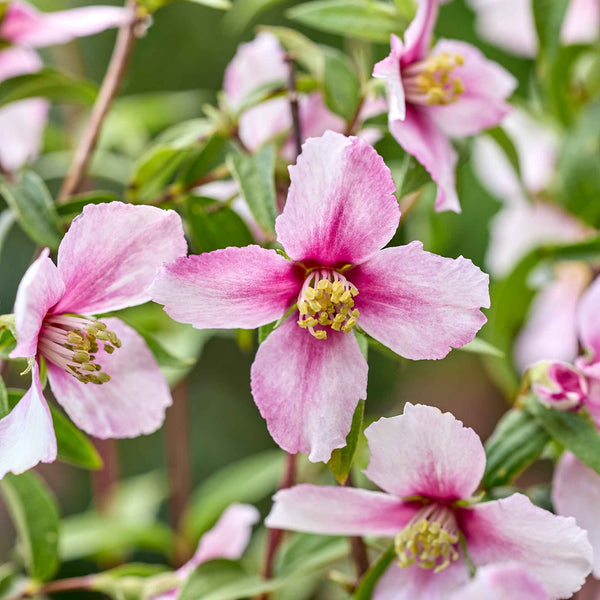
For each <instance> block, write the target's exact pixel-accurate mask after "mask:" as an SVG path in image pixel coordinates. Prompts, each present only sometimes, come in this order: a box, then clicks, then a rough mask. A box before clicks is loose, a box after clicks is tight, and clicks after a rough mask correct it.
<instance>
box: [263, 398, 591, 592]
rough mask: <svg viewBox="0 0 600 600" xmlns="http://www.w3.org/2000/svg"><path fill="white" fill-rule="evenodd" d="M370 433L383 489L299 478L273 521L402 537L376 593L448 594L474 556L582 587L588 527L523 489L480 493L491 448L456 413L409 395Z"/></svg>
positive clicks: (374, 475) (282, 495)
mask: <svg viewBox="0 0 600 600" xmlns="http://www.w3.org/2000/svg"><path fill="white" fill-rule="evenodd" d="M365 434H366V436H367V439H368V441H369V447H370V450H371V458H370V462H369V466H368V467H367V469H366V470H365V475H366V476H367V477H368V478H369V479H370V480H371V481H373V482H374V483H376V484H377V485H378V486H379V487H381V488H382V489H383V490H384V493H382V492H376V491H367V490H359V489H353V488H342V487H333V486H316V485H298V486H296V487H293V488H290V489H286V490H282V491H279V492H277V494H275V497H274V506H273V509H272V511H271V514H270V515H269V516H268V517H267V519H266V524H267V526H269V527H275V528H278V529H289V530H293V531H306V532H312V533H320V534H329V535H370V536H378V537H390V538H394V539H395V548H396V553H397V556H398V560H397V564H394V565H393V566H391V567H390V568H389V569H388V570H387V572H386V573H385V574H384V576H383V577H382V578H381V580H380V581H379V583H378V584H377V587H376V589H375V593H374V595H373V598H374V600H443V599H446V598H448V597H449V596H450V593H451V592H452V591H453V590H454V589H457V588H458V587H459V586H461V585H464V584H465V583H466V582H467V580H468V578H469V566H468V563H469V561H470V563H471V564H473V565H475V566H478V567H479V566H484V565H488V564H494V563H503V562H508V561H514V562H516V563H518V564H519V565H520V566H521V567H522V568H524V569H525V570H526V571H527V572H528V573H529V574H530V575H531V576H532V577H535V579H537V580H538V581H539V582H540V583H541V584H542V585H543V586H544V589H545V590H546V593H547V594H548V595H550V596H551V597H552V598H566V597H569V596H570V595H571V594H572V593H574V592H575V591H577V590H578V589H579V588H580V587H581V585H582V584H583V582H584V581H585V577H586V576H587V574H588V573H589V572H590V569H591V561H592V548H591V546H590V543H589V541H588V539H587V534H586V532H585V531H584V530H583V529H581V528H579V527H578V526H577V525H576V524H575V519H573V518H566V517H559V516H556V515H553V514H552V513H550V512H548V511H546V510H544V509H542V508H539V507H537V506H535V505H534V504H532V503H531V501H530V500H529V499H528V498H527V497H526V496H524V495H522V494H513V495H511V496H509V497H507V498H504V499H502V500H494V501H490V502H478V501H477V500H476V499H474V498H473V497H472V494H473V493H474V492H475V491H476V489H477V487H478V485H479V482H480V480H481V477H482V475H483V472H484V468H485V450H484V448H483V445H482V444H481V441H480V439H479V437H478V436H477V434H476V433H475V432H474V431H473V430H472V429H469V428H466V427H464V426H463V424H462V423H461V422H460V421H457V420H456V419H455V418H454V417H453V416H452V415H451V414H449V413H445V414H444V413H441V412H440V411H439V410H438V409H437V408H434V407H430V406H424V405H416V406H413V405H412V404H407V405H406V406H405V408H404V414H403V415H400V416H397V417H392V418H383V419H380V420H379V421H377V422H376V423H374V424H372V425H370V426H369V427H368V428H367V429H366V431H365ZM458 597H462V596H460V594H459V595H458Z"/></svg>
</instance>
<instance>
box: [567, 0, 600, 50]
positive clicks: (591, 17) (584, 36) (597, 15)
mask: <svg viewBox="0 0 600 600" xmlns="http://www.w3.org/2000/svg"><path fill="white" fill-rule="evenodd" d="M599 29H600V3H599V2H598V0H571V2H570V3H569V8H568V9H567V14H566V15H565V19H564V21H563V24H562V30H561V32H560V38H561V40H562V42H563V44H590V43H592V42H594V41H595V40H597V39H598V30H599Z"/></svg>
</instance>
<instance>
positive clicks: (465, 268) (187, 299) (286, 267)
mask: <svg viewBox="0 0 600 600" xmlns="http://www.w3.org/2000/svg"><path fill="white" fill-rule="evenodd" d="M290 177H291V185H290V189H289V194H288V198H287V203H286V205H285V208H284V210H283V213H282V214H281V215H280V216H279V217H278V218H277V221H276V231H277V239H278V241H279V242H280V243H281V245H282V246H283V248H284V250H285V252H286V253H287V257H289V259H288V258H286V257H284V256H281V255H280V254H278V253H277V252H276V251H275V250H267V249H264V248H260V247H258V246H248V247H245V248H227V249H225V250H217V251H215V252H211V253H208V254H201V255H199V256H189V257H181V258H178V259H176V260H175V261H174V262H173V263H171V264H168V265H165V266H164V267H163V268H161V269H160V270H159V273H158V275H157V278H156V280H155V282H154V285H153V287H152V290H151V292H152V297H153V299H154V300H155V301H156V302H159V303H161V304H163V305H165V310H166V312H167V313H168V314H169V315H170V316H171V317H172V318H174V319H175V320H177V321H181V322H184V323H191V324H192V325H193V326H194V327H197V328H200V329H202V328H206V329H208V328H237V327H241V328H255V327H259V326H261V325H265V324H268V323H271V322H272V321H275V320H276V319H281V318H282V317H285V318H284V319H283V323H281V324H280V325H279V327H277V328H276V329H275V330H274V331H273V332H272V333H271V334H270V335H269V337H268V338H267V339H266V341H265V342H263V343H262V344H261V345H260V347H259V349H258V352H257V355H256V360H255V361H254V364H253V366H252V373H251V387H252V394H253V396H254V400H255V402H256V404H257V406H258V408H259V410H260V412H261V414H262V416H263V417H264V418H265V419H266V421H267V426H268V428H269V432H270V433H271V435H272V437H273V438H274V439H275V441H276V442H277V443H278V444H279V445H280V446H281V447H282V448H284V449H285V450H287V451H288V452H310V457H309V458H310V460H312V461H324V460H327V459H328V458H329V456H330V454H331V451H332V450H333V449H334V448H339V447H342V446H344V445H345V439H346V435H347V434H348V431H349V430H350V425H351V421H352V413H353V411H354V408H355V407H356V404H357V402H358V401H359V399H360V398H365V397H366V391H367V390H366V387H367V370H368V367H367V362H366V360H365V359H364V357H363V355H362V353H361V351H360V348H359V345H358V341H357V339H356V337H355V336H354V333H353V331H352V330H353V328H355V327H356V326H360V327H361V328H362V329H363V330H364V331H365V332H366V333H367V334H369V335H371V336H373V337H374V338H376V339H377V340H379V341H380V342H382V343H383V344H385V345H386V346H388V347H389V348H391V349H392V350H394V351H395V352H397V353H398V354H400V355H402V356H405V357H407V358H410V359H425V358H428V359H439V358H443V357H444V356H446V355H447V354H448V352H449V351H450V349H451V347H458V346H462V345H463V344H466V343H467V342H469V341H471V340H472V339H473V337H474V336H475V334H476V332H477V331H478V330H479V329H480V327H481V326H482V325H483V323H484V322H485V317H484V315H483V314H482V313H481V311H480V307H482V306H483V307H487V306H488V302H489V293H488V277H487V275H485V274H484V273H482V272H481V271H480V270H479V268H477V267H475V266H474V265H473V263H472V262H471V261H470V260H467V259H465V258H462V257H459V258H457V259H448V258H442V257H440V256H437V255H435V254H431V253H429V252H424V251H423V248H422V244H421V243H420V242H412V243H411V244H409V245H407V246H400V247H394V248H387V249H384V250H382V249H381V248H383V246H385V244H387V243H388V242H389V241H390V239H391V238H392V236H393V235H394V233H395V231H396V228H397V227H398V223H399V218H400V210H399V208H398V202H397V201H396V198H395V197H394V194H393V192H394V183H393V181H392V178H391V174H390V171H389V169H388V168H387V167H386V166H385V164H384V162H383V160H382V159H381V157H380V156H379V155H378V154H377V153H376V152H375V150H374V149H373V148H372V147H371V146H370V145H369V144H367V143H366V142H364V141H362V140H360V139H358V138H347V137H344V136H343V135H340V134H337V133H333V132H331V131H329V132H326V133H325V135H323V136H322V137H321V138H312V139H310V140H308V141H307V142H306V143H305V144H304V147H303V151H302V154H301V155H300V156H299V158H298V162H297V164H296V165H295V166H291V167H290ZM290 259H291V260H290Z"/></svg>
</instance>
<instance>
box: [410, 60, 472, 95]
mask: <svg viewBox="0 0 600 600" xmlns="http://www.w3.org/2000/svg"><path fill="white" fill-rule="evenodd" d="M464 62H465V61H464V57H463V56H462V55H460V54H450V53H449V52H441V53H439V54H434V55H432V56H429V57H428V58H427V59H425V60H424V61H421V62H418V63H415V64H413V65H411V66H409V67H408V68H407V69H406V72H403V83H404V87H405V92H406V99H407V101H408V102H412V103H414V104H435V105H438V104H441V105H444V104H451V103H452V102H456V101H457V100H458V98H459V97H460V96H461V95H462V94H463V93H464V91H465V85H464V83H463V81H462V80H461V79H460V77H459V76H457V75H456V73H455V72H454V70H455V69H456V68H457V67H460V66H461V65H463V64H464Z"/></svg>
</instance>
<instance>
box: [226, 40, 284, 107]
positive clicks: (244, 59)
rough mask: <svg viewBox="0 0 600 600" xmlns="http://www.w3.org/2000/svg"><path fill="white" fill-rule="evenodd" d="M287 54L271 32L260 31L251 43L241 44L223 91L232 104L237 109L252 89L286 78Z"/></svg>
mask: <svg viewBox="0 0 600 600" xmlns="http://www.w3.org/2000/svg"><path fill="white" fill-rule="evenodd" d="M284 57H285V52H284V51H283V48H282V47H281V45H280V44H279V41H278V40H277V38H276V37H275V36H274V35H273V34H272V33H268V32H261V33H259V34H258V35H257V36H256V37H255V38H254V39H253V40H252V41H251V42H247V43H245V44H240V45H239V46H238V49H237V52H236V53H235V56H234V57H233V59H232V60H231V62H230V63H229V64H228V65H227V68H226V69H225V76H224V79H223V91H224V92H225V95H226V96H227V100H228V101H229V103H230V104H231V105H232V106H233V107H234V108H236V107H237V106H238V105H239V104H240V102H241V101H242V100H243V98H244V96H246V95H247V94H248V93H249V92H251V91H252V90H253V89H255V88H257V87H259V86H260V85H262V84H264V83H268V82H270V81H274V80H276V79H285V78H286V77H287V73H288V70H287V67H286V64H285V61H284ZM285 103H286V104H287V101H285ZM287 108H288V109H289V106H288V107H287ZM288 112H289V111H288Z"/></svg>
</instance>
